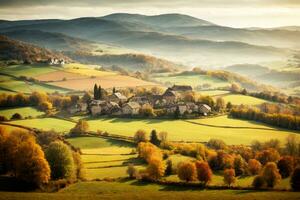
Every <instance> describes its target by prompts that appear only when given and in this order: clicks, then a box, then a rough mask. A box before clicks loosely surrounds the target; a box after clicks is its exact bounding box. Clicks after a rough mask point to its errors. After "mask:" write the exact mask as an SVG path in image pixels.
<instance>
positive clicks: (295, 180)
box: [290, 167, 300, 191]
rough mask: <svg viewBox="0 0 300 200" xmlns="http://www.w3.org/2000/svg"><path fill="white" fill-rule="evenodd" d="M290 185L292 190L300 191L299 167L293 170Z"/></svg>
mask: <svg viewBox="0 0 300 200" xmlns="http://www.w3.org/2000/svg"><path fill="white" fill-rule="evenodd" d="M290 183H291V187H292V189H293V190H295V191H300V167H296V168H295V170H294V172H293V173H292V176H291V180H290Z"/></svg>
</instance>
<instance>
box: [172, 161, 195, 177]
mask: <svg viewBox="0 0 300 200" xmlns="http://www.w3.org/2000/svg"><path fill="white" fill-rule="evenodd" d="M177 174H178V177H179V179H180V180H184V181H186V182H189V181H195V180H197V170H196V166H195V164H194V163H193V162H191V161H185V162H180V163H179V164H178V166H177Z"/></svg>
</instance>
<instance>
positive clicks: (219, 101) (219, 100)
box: [216, 97, 226, 112]
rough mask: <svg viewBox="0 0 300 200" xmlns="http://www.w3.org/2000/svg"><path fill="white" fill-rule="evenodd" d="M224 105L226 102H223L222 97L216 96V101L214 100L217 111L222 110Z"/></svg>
mask: <svg viewBox="0 0 300 200" xmlns="http://www.w3.org/2000/svg"><path fill="white" fill-rule="evenodd" d="M225 106H226V104H225V101H224V99H223V98H222V97H218V98H217V101H216V110H217V111H219V112H220V111H223V110H224V109H225Z"/></svg>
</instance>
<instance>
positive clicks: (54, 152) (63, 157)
mask: <svg viewBox="0 0 300 200" xmlns="http://www.w3.org/2000/svg"><path fill="white" fill-rule="evenodd" d="M46 159H47V161H48V163H49V165H50V169H51V177H52V178H53V179H61V178H67V179H72V178H73V177H74V175H75V166H74V160H73V156H72V152H71V150H70V148H69V147H68V146H67V145H66V144H64V143H62V142H52V143H51V144H50V145H49V147H48V148H47V150H46Z"/></svg>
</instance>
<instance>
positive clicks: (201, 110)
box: [199, 104, 211, 115]
mask: <svg viewBox="0 0 300 200" xmlns="http://www.w3.org/2000/svg"><path fill="white" fill-rule="evenodd" d="M210 112H211V107H209V106H208V105H206V104H200V105H199V113H200V114H203V115H207V114H208V113H210Z"/></svg>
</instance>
